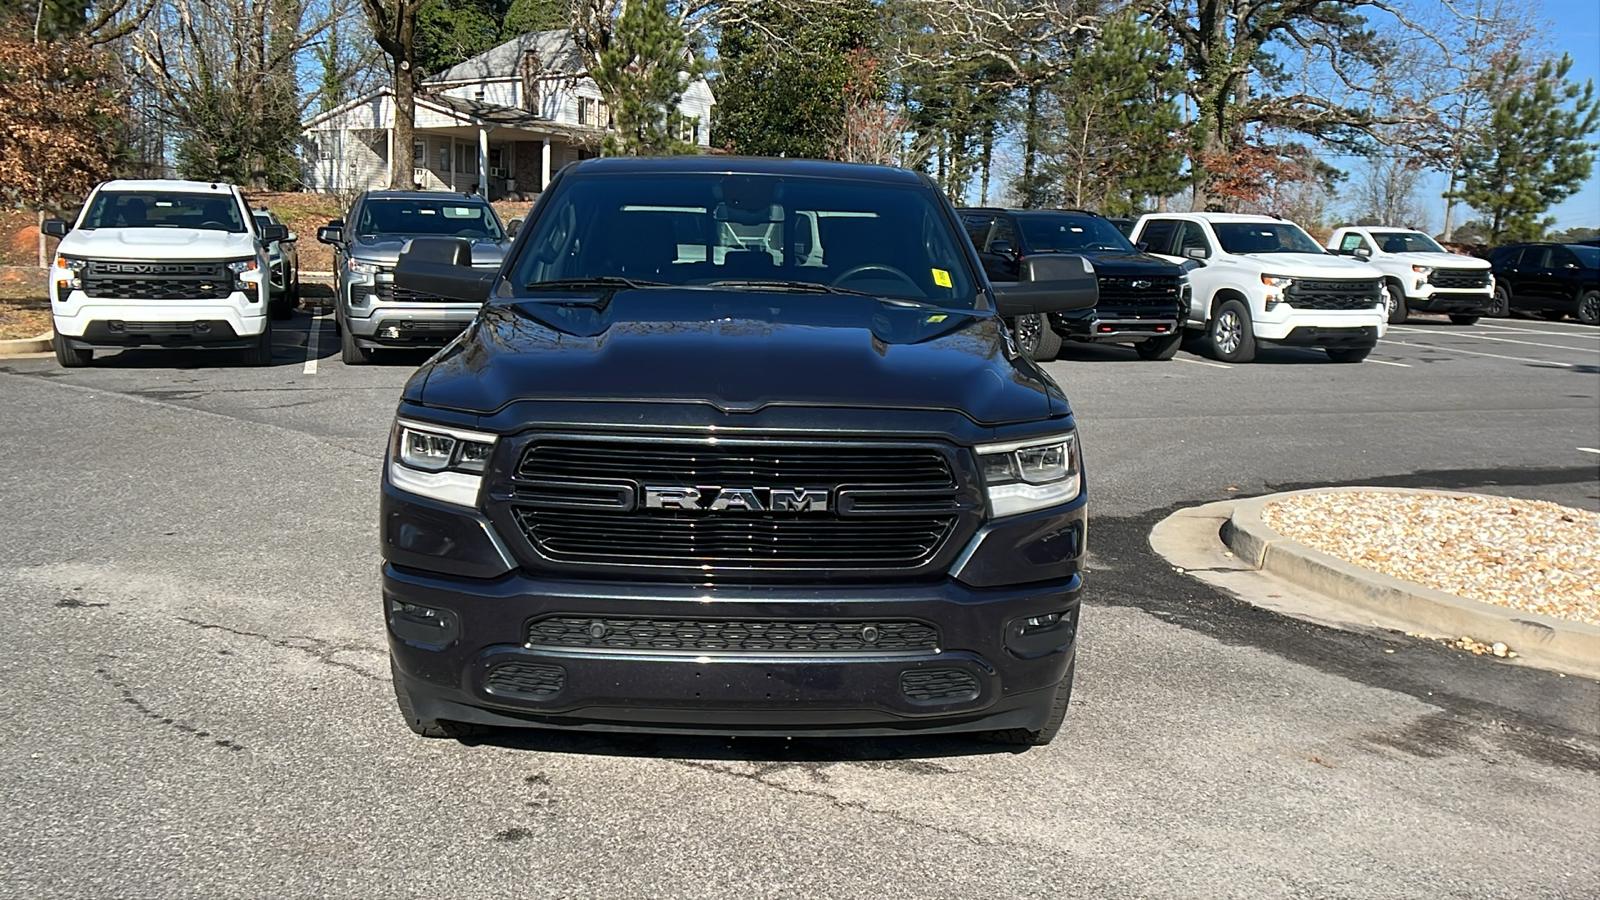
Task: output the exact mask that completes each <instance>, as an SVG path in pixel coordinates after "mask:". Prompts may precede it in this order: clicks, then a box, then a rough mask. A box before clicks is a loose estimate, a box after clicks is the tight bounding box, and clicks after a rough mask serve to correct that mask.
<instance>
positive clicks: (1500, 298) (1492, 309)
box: [1484, 284, 1511, 319]
mask: <svg viewBox="0 0 1600 900" xmlns="http://www.w3.org/2000/svg"><path fill="white" fill-rule="evenodd" d="M1484 315H1486V316H1488V317H1490V318H1492V319H1504V318H1505V317H1506V316H1509V315H1511V292H1510V291H1508V290H1506V286H1505V285H1503V284H1497V285H1495V286H1494V299H1493V300H1490V301H1489V308H1488V309H1487V310H1485V311H1484Z"/></svg>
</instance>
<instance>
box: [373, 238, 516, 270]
mask: <svg viewBox="0 0 1600 900" xmlns="http://www.w3.org/2000/svg"><path fill="white" fill-rule="evenodd" d="M424 236H425V237H438V235H435V234H430V235H410V234H399V235H396V234H380V235H370V234H369V235H362V236H359V237H357V238H356V239H355V242H354V243H352V244H351V245H350V255H351V256H354V257H355V258H356V259H359V260H361V261H362V262H371V263H378V264H379V265H385V266H392V265H394V264H395V263H396V262H398V261H399V259H400V251H401V250H404V249H405V247H406V242H407V241H409V240H411V239H412V238H413V237H424ZM505 255H506V246H505V245H504V244H497V243H495V242H494V241H473V242H472V264H473V265H474V266H480V267H484V268H489V267H493V268H499V267H500V261H501V260H502V259H504V258H505Z"/></svg>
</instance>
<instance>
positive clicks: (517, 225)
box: [506, 216, 523, 237]
mask: <svg viewBox="0 0 1600 900" xmlns="http://www.w3.org/2000/svg"><path fill="white" fill-rule="evenodd" d="M522 222H523V219H522V217H521V216H518V217H516V218H515V219H512V220H511V221H509V222H507V223H506V237H516V236H517V232H519V231H521V230H522Z"/></svg>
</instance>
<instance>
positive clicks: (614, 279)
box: [522, 275, 667, 291]
mask: <svg viewBox="0 0 1600 900" xmlns="http://www.w3.org/2000/svg"><path fill="white" fill-rule="evenodd" d="M666 286H667V285H666V283H665V282H661V281H637V280H635V279H632V278H623V277H622V276H621V275H601V276H598V277H595V278H555V279H551V280H550V281H530V282H528V283H527V284H525V285H523V286H522V288H523V290H527V291H566V290H572V291H584V290H593V289H595V288H630V289H634V290H637V289H639V288H647V287H666Z"/></svg>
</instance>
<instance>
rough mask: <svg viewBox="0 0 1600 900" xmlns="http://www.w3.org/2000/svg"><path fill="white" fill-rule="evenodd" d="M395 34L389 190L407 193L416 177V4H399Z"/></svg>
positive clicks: (392, 58)
mask: <svg viewBox="0 0 1600 900" xmlns="http://www.w3.org/2000/svg"><path fill="white" fill-rule="evenodd" d="M396 31H397V32H398V34H396V35H395V37H396V41H395V44H396V45H397V46H396V47H395V50H396V51H397V52H395V53H393V55H392V57H391V60H392V62H393V63H394V150H393V151H392V152H391V153H390V154H389V188H390V190H396V191H409V190H412V189H413V188H415V187H416V173H415V172H413V171H412V168H413V167H412V165H411V145H412V143H413V142H414V141H415V137H414V136H415V134H416V130H417V82H416V80H415V75H416V65H415V64H414V62H413V60H412V57H414V56H416V52H417V49H416V48H417V39H416V31H417V7H416V5H415V4H412V3H405V4H402V11H401V13H400V16H399V22H398V23H397V26H396ZM452 164H453V163H452Z"/></svg>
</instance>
